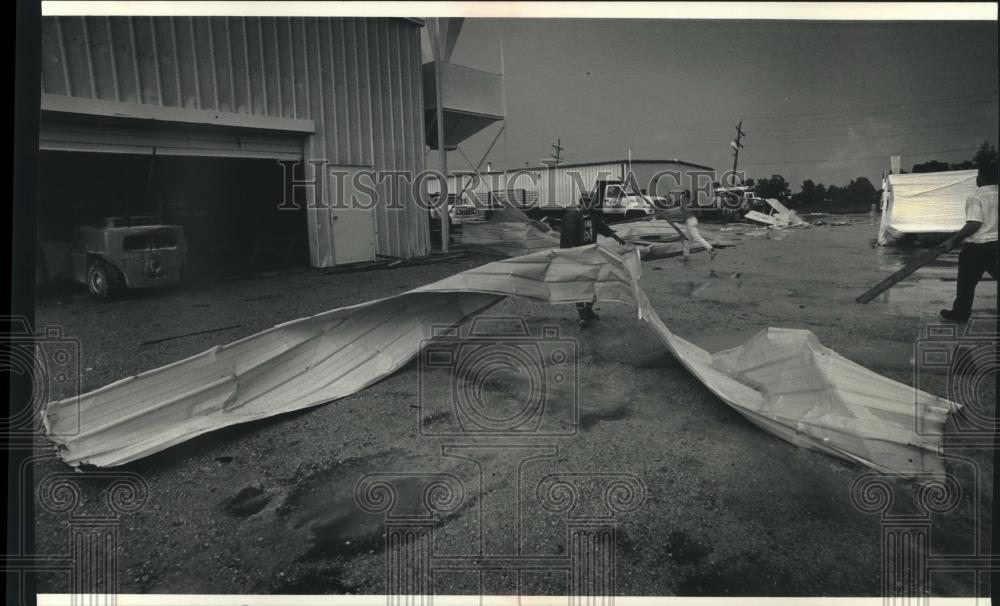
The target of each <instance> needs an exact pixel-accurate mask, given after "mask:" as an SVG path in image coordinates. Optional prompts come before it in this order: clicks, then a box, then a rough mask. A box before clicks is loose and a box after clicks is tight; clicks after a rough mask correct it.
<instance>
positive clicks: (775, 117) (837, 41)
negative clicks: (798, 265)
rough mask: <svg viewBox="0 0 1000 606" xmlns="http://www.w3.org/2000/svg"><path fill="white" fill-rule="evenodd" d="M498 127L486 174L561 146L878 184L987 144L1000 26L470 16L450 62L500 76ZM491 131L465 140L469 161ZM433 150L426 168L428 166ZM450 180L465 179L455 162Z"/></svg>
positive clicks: (574, 152) (574, 153)
mask: <svg viewBox="0 0 1000 606" xmlns="http://www.w3.org/2000/svg"><path fill="white" fill-rule="evenodd" d="M501 38H502V41H503V63H504V66H503V69H504V75H505V83H506V111H507V126H506V133H505V135H504V136H503V137H502V138H501V139H500V140H499V142H498V143H497V145H496V147H495V148H494V151H493V152H492V153H491V154H490V156H489V160H490V161H491V162H492V163H493V168H494V169H499V168H502V167H516V166H524V164H525V162H529V163H530V164H531V165H532V166H535V165H537V164H538V162H539V160H540V159H541V158H544V157H546V156H548V155H549V154H550V153H551V152H552V149H551V147H550V145H551V144H553V143H555V141H556V139H557V138H561V140H562V146H563V147H564V148H565V151H564V152H563V159H564V161H565V162H586V161H596V160H604V159H618V158H624V157H626V156H627V154H628V146H629V145H631V146H632V154H633V157H634V158H679V159H682V160H687V161H690V162H695V163H698V164H707V165H709V166H712V167H715V168H716V169H717V170H724V169H727V168H731V166H732V149H731V148H730V146H729V142H730V141H731V140H732V139H733V135H734V134H735V125H736V123H737V121H739V120H740V119H742V120H743V130H744V131H745V132H746V133H747V137H746V139H745V140H744V144H745V145H746V148H745V149H744V150H743V151H742V152H741V155H740V168H743V169H745V170H747V172H748V173H749V175H750V176H751V177H764V176H769V175H771V174H774V173H778V174H782V175H784V176H785V177H786V178H787V179H788V180H789V181H790V182H791V183H792V185H793V188H792V189H793V191H798V188H799V186H800V184H801V182H802V181H803V180H804V179H807V178H812V179H813V180H815V181H817V182H822V183H825V184H828V185H829V184H846V183H847V182H848V181H849V180H850V179H851V178H854V177H857V176H866V177H868V178H869V179H871V180H872V182H873V183H875V186H876V187H879V179H880V176H881V174H882V170H883V169H884V168H886V167H887V166H888V162H889V161H888V156H890V155H893V154H898V155H902V156H903V159H902V164H903V167H904V168H909V167H910V165H912V164H914V163H916V162H922V161H926V160H931V159H937V160H943V161H950V162H957V161H961V160H964V159H967V158H970V157H971V156H972V155H973V153H974V151H975V148H976V147H978V144H979V143H980V142H982V141H984V140H989V141H990V142H991V143H992V144H994V145H996V144H997V131H998V118H997V114H998V104H997V99H998V97H997V92H998V91H997V87H998V83H997V72H998V66H997V23H996V22H965V23H954V22H951V23H949V22H911V23H878V22H868V23H858V22H854V23H851V22H846V23H845V22H837V23H831V22H826V23H820V22H788V21H785V22H779V21H673V20H642V21H637V20H615V19H595V20H535V19H530V20H529V19H466V20H465V24H464V27H463V29H462V33H461V36H460V38H459V40H458V44H457V46H456V47H455V52H454V54H453V55H452V62H454V63H459V64H464V65H469V66H472V67H478V68H481V69H485V70H488V71H495V72H500V48H501ZM498 128H499V126H498V125H494V126H491V127H489V128H488V129H486V130H485V131H483V132H481V133H479V134H478V135H476V136H475V137H473V138H471V139H469V140H468V141H466V142H465V143H464V144H463V145H462V149H463V151H465V152H466V154H467V155H468V156H469V157H470V158H471V159H472V160H473V162H475V161H478V159H479V158H480V157H481V156H482V154H483V152H484V151H485V150H486V148H487V146H488V145H489V142H490V141H491V140H492V139H493V136H494V135H495V133H496V132H497V129H498ZM436 155H437V154H436V153H435V152H432V153H431V154H430V155H429V156H428V165H429V166H431V167H436V166H437V159H436ZM449 164H450V167H451V168H452V169H455V168H465V169H467V168H468V164H467V163H466V162H465V160H464V159H462V157H461V155H459V154H458V153H454V152H453V153H452V154H450V155H449Z"/></svg>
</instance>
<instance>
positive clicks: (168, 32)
mask: <svg viewBox="0 0 1000 606" xmlns="http://www.w3.org/2000/svg"><path fill="white" fill-rule="evenodd" d="M153 40H154V41H155V42H156V47H155V48H156V54H157V66H158V67H157V74H158V77H159V89H160V97H161V104H162V105H166V106H169V107H181V77H180V67H179V63H180V61H179V59H178V53H177V47H176V44H177V42H176V36H175V35H174V19H173V18H172V17H163V18H159V19H153Z"/></svg>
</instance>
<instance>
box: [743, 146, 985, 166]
mask: <svg viewBox="0 0 1000 606" xmlns="http://www.w3.org/2000/svg"><path fill="white" fill-rule="evenodd" d="M978 149H979V148H978V147H960V148H956V149H939V150H936V151H923V152H906V153H895V152H887V153H885V154H881V155H878V156H866V157H863V158H825V159H822V160H782V161H777V162H751V163H749V164H744V165H743V166H770V165H774V164H823V163H826V162H855V161H859V162H860V161H862V160H879V159H885V158H888V157H889V155H895V156H927V155H930V154H946V153H951V152H960V151H976V150H978Z"/></svg>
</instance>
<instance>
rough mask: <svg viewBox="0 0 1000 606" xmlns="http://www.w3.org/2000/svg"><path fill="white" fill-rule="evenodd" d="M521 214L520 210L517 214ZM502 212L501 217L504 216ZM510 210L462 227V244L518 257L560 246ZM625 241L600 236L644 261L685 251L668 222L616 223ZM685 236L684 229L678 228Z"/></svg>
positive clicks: (694, 246) (697, 247) (694, 248)
mask: <svg viewBox="0 0 1000 606" xmlns="http://www.w3.org/2000/svg"><path fill="white" fill-rule="evenodd" d="M518 212H519V211H518ZM501 213H502V214H501ZM522 216H523V213H521V215H517V214H512V213H511V212H510V211H498V214H497V215H494V216H493V217H491V218H490V219H489V220H487V221H484V222H482V223H469V224H466V225H463V226H462V239H461V242H462V245H463V246H465V247H466V248H467V249H469V250H477V251H480V252H486V253H491V254H498V255H504V256H508V257H517V256H520V255H526V254H530V253H533V252H537V251H540V250H546V249H550V248H558V247H559V234H558V232H555V231H544V230H545V229H548V226H547V225H545V224H544V223H541V222H539V221H531V220H530V219H526V218H523V217H522ZM611 228H612V229H614V230H615V233H617V234H618V235H619V236H620V237H621V238H622V239H624V240H625V241H626V242H628V244H627V245H625V246H621V245H619V244H618V243H617V242H615V241H614V240H613V239H611V238H607V237H605V236H598V237H597V243H598V244H600V245H601V246H603V247H605V248H607V249H609V250H612V251H615V252H617V253H619V254H626V253H627V252H628V251H629V249H631V248H634V249H636V250H638V251H639V254H640V256H641V257H642V259H643V260H647V261H652V260H654V259H665V258H669V257H677V256H680V255H681V254H683V252H684V240H683V238H682V237H681V235H680V234H678V233H677V230H676V229H675V228H674V226H673V225H671V224H670V223H669V222H668V221H663V220H655V221H634V222H629V223H617V224H615V225H612V226H611ZM679 229H680V230H681V232H683V233H684V234H685V236H686V234H687V232H686V230H685V229H684V227H683V226H679ZM711 244H712V245H713V246H716V247H725V246H733V245H735V244H737V243H735V242H730V241H711ZM704 250H706V249H705V247H704V246H703V245H702V244H700V243H698V242H692V243H691V246H690V252H692V253H696V252H703V251H704Z"/></svg>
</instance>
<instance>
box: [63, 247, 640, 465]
mask: <svg viewBox="0 0 1000 606" xmlns="http://www.w3.org/2000/svg"><path fill="white" fill-rule="evenodd" d="M631 263H632V264H636V265H637V264H638V260H637V259H634V258H632V261H631ZM629 267H630V266H629V264H628V263H626V262H623V261H622V259H621V258H620V257H617V255H614V254H613V253H610V252H608V251H606V250H602V249H599V248H598V247H597V246H589V247H581V248H575V249H569V250H560V251H547V252H542V253H537V254H534V255H530V256H522V257H517V258H514V259H508V260H504V261H499V262H496V263H490V264H487V265H484V266H481V267H476V268H473V269H470V270H468V271H464V272H461V273H459V274H456V275H454V276H451V277H449V278H446V279H444V280H441V281H439V282H435V283H433V284H430V285H428V286H424V287H421V288H417V289H415V290H412V291H409V292H406V293H403V294H400V295H396V296H394V297H389V298H385V299H379V300H376V301H371V302H368V303H363V304H360V305H355V306H351V307H344V308H340V309H335V310H333V311H328V312H324V313H321V314H317V315H315V316H311V317H308V318H302V319H299V320H295V321H292V322H287V323H285V324H280V325H278V326H275V327H273V328H271V329H268V330H265V331H263V332H260V333H257V334H255V335H251V336H249V337H246V338H244V339H241V340H238V341H236V342H233V343H230V344H228V345H222V346H217V347H214V348H212V349H210V350H208V351H205V352H203V353H201V354H198V355H195V356H192V357H190V358H187V359H185V360H181V361H179V362H175V363H173V364H169V365H167V366H163V367H161V368H158V369H155V370H150V371H147V372H144V373H141V374H139V375H136V376H133V377H129V378H126V379H123V380H121V381H118V382H116V383H112V384H110V385H108V386H106V387H102V388H100V389H97V390H95V391H92V392H90V393H86V394H83V395H81V396H79V397H78V398H71V399H67V400H62V401H59V402H53V403H50V404H48V405H47V407H46V410H45V414H44V416H43V421H44V423H45V428H46V433H47V434H48V436H49V437H50V438H51V439H52V440H53V441H54V442H55V443H56V444H57V445H58V446H59V452H60V456H61V457H62V458H63V460H64V461H66V462H67V463H69V464H71V465H79V464H83V463H85V464H91V465H95V466H99V467H108V466H114V465H121V464H122V463H127V462H129V461H133V460H135V459H138V458H141V457H144V456H147V455H150V454H153V453H155V452H157V451H160V450H163V449H164V448H167V447H168V446H171V445H173V444H178V443H180V442H183V441H185V440H188V439H191V438H193V437H195V436H198V435H201V434H204V433H206V432H209V431H214V430H216V429H220V428H223V427H227V426H230V425H235V424H237V423H244V422H247V421H252V420H255V419H262V418H265V417H270V416H273V415H277V414H281V413H285V412H291V411H294V410H299V409H302V408H308V407H311V406H316V405H318V404H323V403H325V402H330V401H332V400H336V399H338V398H342V397H344V396H348V395H351V394H353V393H356V392H358V391H360V390H361V389H364V388H365V387H367V386H368V385H371V384H372V383H374V382H376V381H378V380H380V379H383V378H385V377H386V376H388V375H390V374H392V373H393V372H395V371H396V370H398V369H399V368H401V367H402V366H404V365H405V364H406V363H407V362H409V361H410V360H411V359H412V358H413V357H414V356H415V355H416V354H417V353H418V351H419V349H420V346H421V344H422V343H423V341H424V339H426V338H427V336H428V335H427V329H428V328H429V327H431V326H432V325H437V326H440V325H456V324H459V323H460V322H462V321H463V320H465V319H466V318H468V317H469V316H471V315H474V314H476V313H479V312H481V311H483V310H485V309H487V308H489V307H490V306H492V305H494V304H496V303H498V302H499V301H501V300H502V299H503V298H504V297H507V296H519V297H526V298H529V299H536V300H539V301H545V302H548V303H574V302H578V301H592V300H595V299H596V300H600V301H620V302H623V303H631V302H632V301H633V295H632V289H633V288H634V287H635V285H634V284H633V281H632V280H631V278H630V275H631V274H630V273H629ZM633 271H635V272H637V271H638V268H637V267H636V268H634V270H633Z"/></svg>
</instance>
